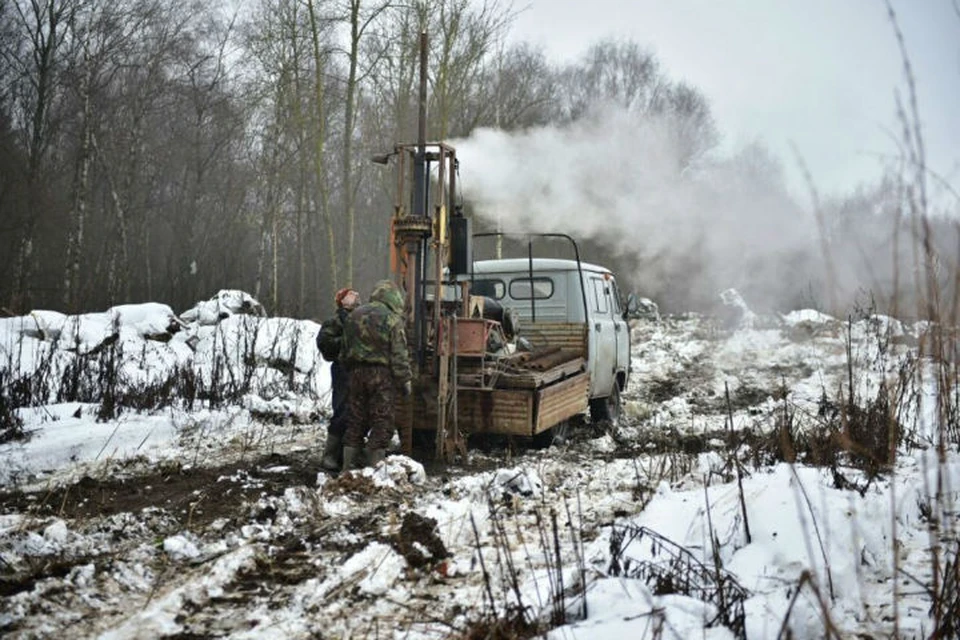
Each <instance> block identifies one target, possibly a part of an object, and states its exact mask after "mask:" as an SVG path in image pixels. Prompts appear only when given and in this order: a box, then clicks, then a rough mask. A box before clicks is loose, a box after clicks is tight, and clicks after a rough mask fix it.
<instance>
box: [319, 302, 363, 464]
mask: <svg viewBox="0 0 960 640" xmlns="http://www.w3.org/2000/svg"><path fill="white" fill-rule="evenodd" d="M334 301H335V302H336V305H337V310H336V312H334V314H333V316H331V317H330V318H328V319H327V320H325V321H324V322H323V324H321V325H320V331H319V333H317V349H319V350H320V355H322V356H323V359H324V360H326V361H328V362H330V363H331V364H330V387H331V388H332V389H333V398H332V400H331V403H332V404H333V416H332V417H331V418H330V424H329V425H327V443H326V446H324V449H323V458H322V459H321V460H320V466H322V467H323V468H324V469H326V470H327V471H336V470H338V469H339V468H340V459H341V458H342V457H343V436H344V433H346V430H347V422H348V414H347V412H348V407H347V397H348V396H349V388H350V383H349V379H348V373H347V370H346V368H345V367H344V366H343V364H342V363H341V361H340V356H341V355H342V352H343V322H344V320H346V318H347V316H348V315H350V312H351V311H353V310H354V309H355V308H357V307H358V306H359V305H360V294H359V293H358V292H357V291H356V290H354V289H351V288H349V287H345V288H343V289H340V290H339V291H337V293H336V295H335V296H334Z"/></svg>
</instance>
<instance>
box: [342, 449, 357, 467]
mask: <svg viewBox="0 0 960 640" xmlns="http://www.w3.org/2000/svg"><path fill="white" fill-rule="evenodd" d="M359 463H360V447H344V448H343V470H344V471H349V470H351V469H356V468H357V465H358V464H359Z"/></svg>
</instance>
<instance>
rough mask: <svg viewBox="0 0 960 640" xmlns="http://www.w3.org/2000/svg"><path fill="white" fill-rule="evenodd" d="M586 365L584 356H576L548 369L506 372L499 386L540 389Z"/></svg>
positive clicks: (502, 374) (577, 371)
mask: <svg viewBox="0 0 960 640" xmlns="http://www.w3.org/2000/svg"><path fill="white" fill-rule="evenodd" d="M585 367H586V361H585V360H584V359H583V358H580V357H578V358H574V359H573V360H570V361H568V362H565V363H563V364H561V365H557V366H556V367H554V368H553V369H548V370H547V371H519V372H504V373H501V374H500V376H499V377H498V378H497V387H502V388H506V389H539V388H540V387H544V386H546V385H548V384H551V383H553V382H556V381H557V380H560V379H562V378H566V377H569V376H571V375H573V374H575V373H579V372H581V371H583V370H584V368H585Z"/></svg>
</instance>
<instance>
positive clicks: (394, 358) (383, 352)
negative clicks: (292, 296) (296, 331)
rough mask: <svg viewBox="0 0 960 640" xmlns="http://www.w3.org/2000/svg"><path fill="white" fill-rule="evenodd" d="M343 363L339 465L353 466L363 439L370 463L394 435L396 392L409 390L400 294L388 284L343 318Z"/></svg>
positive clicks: (380, 456) (380, 284) (382, 283)
mask: <svg viewBox="0 0 960 640" xmlns="http://www.w3.org/2000/svg"><path fill="white" fill-rule="evenodd" d="M342 361H343V362H344V364H345V365H346V367H347V370H348V371H349V372H350V399H349V401H348V406H349V407H350V410H349V416H350V420H349V423H348V425H347V432H346V435H345V436H344V440H343V443H344V447H343V468H344V470H346V469H352V468H355V467H356V466H357V464H358V463H359V462H360V454H361V450H362V449H363V447H364V440H365V439H366V449H367V460H368V462H369V463H370V464H371V465H375V464H377V463H378V462H380V461H381V460H383V459H384V457H385V456H386V452H387V445H388V444H390V439H391V438H392V437H393V430H394V422H393V414H394V400H395V397H396V393H397V392H400V393H402V394H403V395H404V396H409V395H410V393H411V390H412V386H411V378H412V374H411V372H410V356H409V354H408V353H407V338H406V334H405V331H404V316H403V294H402V293H401V292H400V289H398V288H397V286H396V285H395V284H393V282H391V281H389V280H381V281H380V282H378V283H377V285H376V287H375V288H374V290H373V293H372V294H371V295H370V302H368V303H366V304H364V305H361V306H359V307H357V308H356V309H354V310H353V311H352V312H351V313H350V315H349V316H347V319H346V320H345V321H344V323H343V355H342ZM368 436H369V438H368Z"/></svg>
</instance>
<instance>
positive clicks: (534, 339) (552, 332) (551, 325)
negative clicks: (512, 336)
mask: <svg viewBox="0 0 960 640" xmlns="http://www.w3.org/2000/svg"><path fill="white" fill-rule="evenodd" d="M520 335H521V336H522V337H524V338H526V339H527V340H528V341H529V342H530V343H531V344H532V345H533V346H534V348H535V349H542V348H547V347H560V348H562V349H569V350H573V351H577V352H579V353H582V354H584V356H586V354H587V325H586V324H585V323H582V322H537V323H532V324H527V325H524V324H521V325H520Z"/></svg>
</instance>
